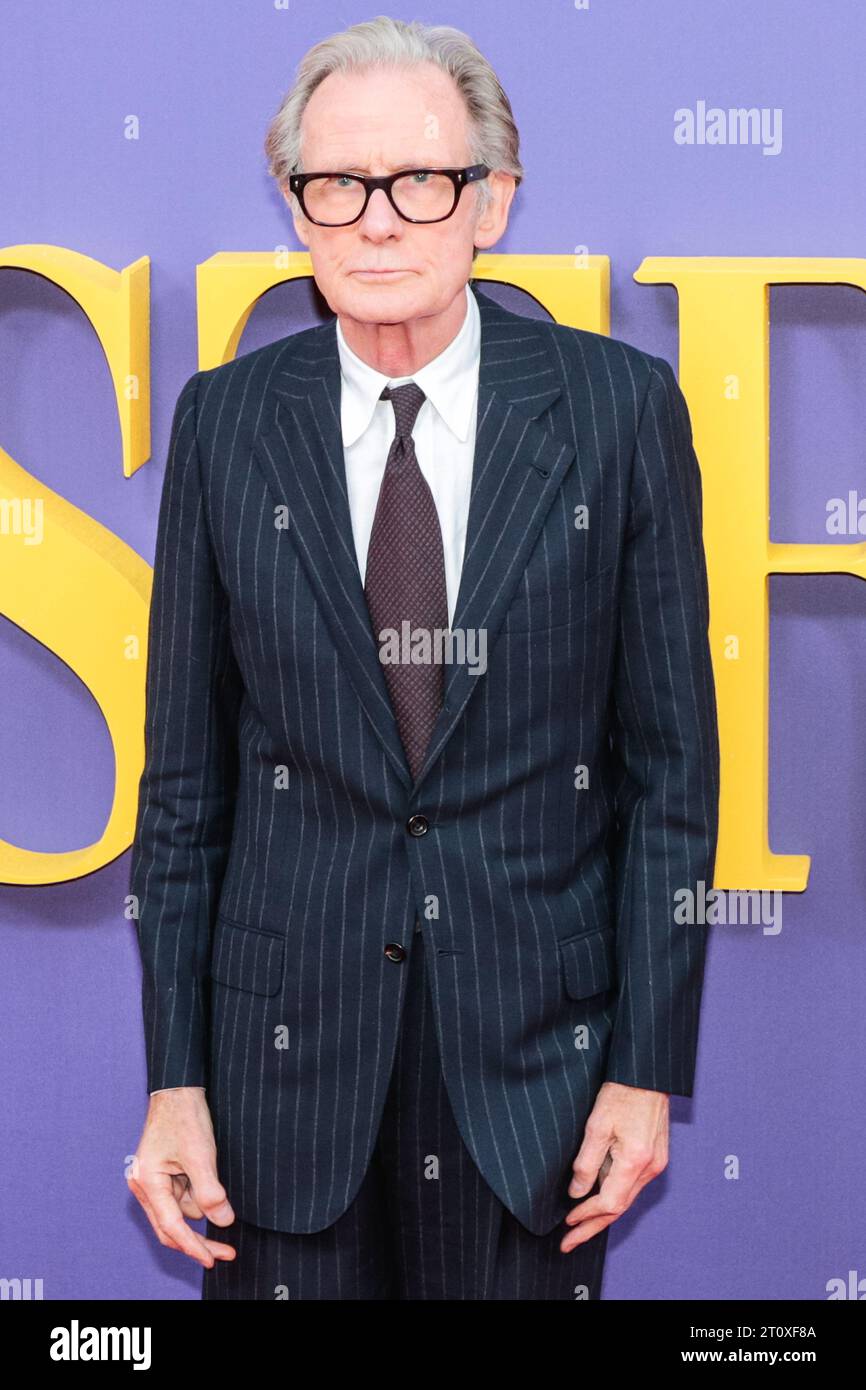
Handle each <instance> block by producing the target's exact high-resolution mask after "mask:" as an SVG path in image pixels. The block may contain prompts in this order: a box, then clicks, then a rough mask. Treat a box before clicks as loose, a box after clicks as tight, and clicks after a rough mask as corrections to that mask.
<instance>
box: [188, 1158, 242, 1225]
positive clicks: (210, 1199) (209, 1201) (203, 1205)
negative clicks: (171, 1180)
mask: <svg viewBox="0 0 866 1390" xmlns="http://www.w3.org/2000/svg"><path fill="white" fill-rule="evenodd" d="M187 1177H188V1178H189V1183H190V1194H191V1199H192V1200H193V1201H194V1202H195V1204H196V1206H197V1207H199V1209H200V1210H199V1214H200V1215H201V1216H204V1217H206V1218H207V1219H208V1221H212V1222H213V1224H214V1225H215V1226H231V1225H232V1223H233V1221H234V1220H235V1214H234V1210H233V1208H232V1204H231V1202H230V1201H229V1199H228V1195H227V1193H226V1190H225V1188H224V1187H223V1185H222V1183H221V1182H220V1180H219V1178H218V1177H217V1175H216V1170H215V1169H214V1168H213V1167H212V1165H211V1164H209V1163H199V1162H198V1161H194V1160H192V1159H190V1160H188V1165H187Z"/></svg>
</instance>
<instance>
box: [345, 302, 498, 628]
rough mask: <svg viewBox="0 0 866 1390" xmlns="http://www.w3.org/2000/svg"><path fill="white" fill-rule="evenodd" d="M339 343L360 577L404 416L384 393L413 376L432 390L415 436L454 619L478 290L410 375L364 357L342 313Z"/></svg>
mask: <svg viewBox="0 0 866 1390" xmlns="http://www.w3.org/2000/svg"><path fill="white" fill-rule="evenodd" d="M337 345H338V348H339V353H340V373H341V377H342V391H341V396H340V421H341V427H342V434H343V453H344V458H345V461H346V485H347V488H348V493H349V510H350V513H351V517H352V533H353V537H354V542H355V554H356V555H357V558H358V569H359V570H360V573H361V581H362V583H363V580H364V576H365V574H366V569H367V548H368V546H369V544H370V532H371V531H372V529H373V518H374V516H375V514H376V503H377V501H378V500H379V489H380V487H381V485H382V477H383V474H384V472H385V462H386V460H387V458H388V450H389V449H390V447H391V443H392V441H393V439H394V434H395V431H396V423H397V422H396V420H395V417H394V407H393V406H392V404H391V402H390V401H381V400H379V397H380V396H381V394H382V390H383V388H384V387H385V386H402V385H403V384H404V383H405V382H407V381H414V382H415V383H416V384H417V385H418V386H420V387H421V390H422V391H423V392H424V394H425V396H426V397H427V399H426V400H425V401H423V402H422V404H421V409H420V410H419V411H418V417H417V419H416V421H415V427H414V429H413V431H412V438H413V440H414V441H415V454H416V457H417V459H418V467H419V468H420V469H421V472H422V474H423V475H424V478H425V479H426V481H427V484H428V486H429V488H430V491H431V493H432V494H433V501H434V502H435V504H436V511H437V514H438V516H439V527H440V529H441V531H442V549H443V553H444V558H445V587H446V591H447V595H448V622H449V625H450V623H451V622H452V620H453V618H454V608H455V605H456V603H457V590H458V588H459V585H460V571H461V569H462V567H463V551H464V548H465V545H466V522H467V518H468V515H469V494H470V488H471V484H472V463H473V459H474V456H475V421H476V414H477V408H478V368H479V364H480V360H481V316H480V314H479V312H478V304H477V302H476V299H475V295H474V294H473V293H472V291H471V290H470V288H469V286H468V284H467V286H466V314H465V317H464V319H463V323H462V324H461V326H460V328H459V330H458V332H457V334H456V336H455V337H454V338H452V339H451V342H450V343H449V344H448V346H447V347H445V348H443V350H442V351H441V352H440V353H439V355H438V357H434V358H433V360H432V362H428V363H427V364H426V365H425V366H423V367H419V369H418V371H417V372H413V373H412V375H411V376H399V377H389V376H385V375H384V373H382V372H377V371H376V369H375V368H374V367H371V366H369V365H368V364H367V363H366V362H362V360H361V358H360V357H358V356H357V354H356V353H355V352H353V351H352V349H351V348H350V347H349V344H348V343H347V342H346V339H345V338H344V337H343V331H342V329H341V327H340V322H339V319H338V320H337Z"/></svg>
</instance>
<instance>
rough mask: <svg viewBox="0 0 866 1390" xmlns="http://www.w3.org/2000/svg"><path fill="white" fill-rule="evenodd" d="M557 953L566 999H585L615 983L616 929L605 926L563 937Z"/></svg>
mask: <svg viewBox="0 0 866 1390" xmlns="http://www.w3.org/2000/svg"><path fill="white" fill-rule="evenodd" d="M559 955H560V960H561V961H562V972H563V980H564V984H565V992H566V994H567V995H568V997H569V999H588V998H589V997H590V995H593V994H601V993H602V991H603V990H608V989H613V988H614V986H615V985H616V932H615V931H612V930H611V929H610V928H609V927H594V928H593V929H592V930H591V931H583V932H579V933H578V934H577V935H576V936H569V937H566V938H565V939H564V940H562V941H560V942H559Z"/></svg>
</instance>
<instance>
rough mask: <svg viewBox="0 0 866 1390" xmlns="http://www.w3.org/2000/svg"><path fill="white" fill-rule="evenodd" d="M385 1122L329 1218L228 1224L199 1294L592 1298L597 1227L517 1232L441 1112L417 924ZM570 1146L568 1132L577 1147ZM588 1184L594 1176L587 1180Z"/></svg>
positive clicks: (601, 1239) (598, 1268) (446, 1109)
mask: <svg viewBox="0 0 866 1390" xmlns="http://www.w3.org/2000/svg"><path fill="white" fill-rule="evenodd" d="M403 965H404V968H405V969H407V970H408V972H409V978H408V980H407V993H406V999H405V1001H404V1010H403V1015H402V1019H401V1026H400V1034H399V1037H398V1040H397V1049H396V1055H395V1060H394V1068H393V1071H392V1074H391V1079H390V1082H389V1087H388V1094H387V1097H386V1100H385V1108H384V1111H383V1116H382V1123H381V1126H380V1129H379V1134H378V1136H377V1139H376V1144H375V1146H374V1150H373V1154H372V1158H371V1161H370V1165H369V1167H368V1169H367V1173H366V1175H365V1177H364V1180H363V1182H362V1184H361V1186H360V1188H359V1190H358V1192H357V1194H356V1196H355V1198H354V1199H353V1201H352V1202H351V1203H350V1205H349V1207H348V1208H347V1210H346V1211H345V1212H344V1213H343V1215H342V1216H340V1217H339V1218H338V1219H337V1220H336V1221H335V1222H334V1223H333V1225H331V1226H328V1227H326V1228H325V1229H324V1230H322V1231H314V1232H312V1233H309V1234H303V1233H302V1234H295V1233H292V1232H286V1231H270V1230H265V1229H264V1228H262V1227H258V1226H251V1225H249V1224H248V1223H246V1222H243V1221H240V1220H238V1221H235V1222H234V1223H233V1225H231V1226H227V1227H217V1226H213V1225H212V1224H211V1223H210V1222H208V1223H207V1234H208V1236H209V1237H211V1238H212V1239H214V1240H224V1241H227V1242H228V1243H229V1244H230V1245H233V1246H235V1248H236V1250H237V1255H236V1257H235V1259H234V1260H232V1261H230V1262H226V1261H223V1260H218V1261H217V1262H216V1264H215V1265H214V1267H213V1269H206V1270H204V1273H203V1279H202V1298H204V1299H273V1300H281V1299H289V1300H293V1299H304V1300H307V1299H322V1300H343V1299H348V1300H359V1299H360V1300H374V1299H402V1300H427V1299H437V1300H443V1299H447V1300H463V1299H489V1300H503V1299H516V1300H524V1299H545V1300H553V1299H558V1300H564V1299H569V1300H583V1299H599V1298H600V1297H601V1283H602V1275H603V1269H604V1257H605V1251H606V1248H607V1237H608V1229H609V1228H606V1229H605V1230H603V1231H600V1232H599V1233H598V1235H596V1236H593V1238H592V1239H591V1240H589V1241H586V1242H585V1243H584V1244H582V1245H578V1246H577V1247H576V1249H574V1250H571V1251H569V1252H568V1253H567V1254H563V1253H562V1251H561V1250H560V1249H559V1242H560V1240H561V1239H562V1237H563V1235H564V1234H565V1232H566V1229H567V1228H566V1226H565V1225H564V1223H563V1224H560V1225H558V1226H556V1227H554V1229H553V1231H551V1232H550V1233H549V1234H548V1235H544V1236H537V1235H533V1234H532V1232H530V1231H528V1230H527V1229H526V1227H525V1226H523V1225H522V1224H521V1223H520V1222H519V1221H518V1220H517V1218H516V1217H515V1216H513V1215H512V1213H511V1212H510V1211H509V1210H508V1208H507V1207H506V1206H505V1205H504V1204H503V1203H502V1202H501V1201H500V1200H499V1198H498V1197H497V1196H496V1194H495V1193H494V1192H493V1191H492V1189H491V1188H490V1187H489V1186H488V1185H487V1183H486V1182H485V1181H484V1179H483V1177H482V1176H481V1173H480V1172H479V1170H478V1168H477V1167H476V1165H475V1162H474V1160H473V1159H472V1157H471V1155H470V1153H469V1150H468V1149H467V1148H466V1145H465V1144H464V1142H463V1139H462V1137H461V1135H460V1132H459V1129H458V1127H457V1123H456V1121H455V1119H454V1116H453V1112H452V1110H451V1106H450V1102H449V1100H448V1094H447V1091H446V1089H445V1083H444V1078H443V1076H442V1070H441V1065H440V1060H439V1049H438V1042H437V1038H436V1029H435V1021H434V1018H433V1003H432V999H431V997H430V993H429V981H428V979H427V971H426V967H425V960H424V939H423V936H422V935H421V933H420V931H418V930H417V928H416V931H415V933H414V934H413V936H412V945H411V948H410V949H409V955H408V958H407V960H406V961H405V962H404V963H403ZM579 1142H580V1136H577V1142H576V1145H575V1152H576V1151H577V1145H578V1144H579ZM593 1191H597V1185H596V1186H594V1187H593Z"/></svg>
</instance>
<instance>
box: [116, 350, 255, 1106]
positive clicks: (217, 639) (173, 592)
mask: <svg viewBox="0 0 866 1390" xmlns="http://www.w3.org/2000/svg"><path fill="white" fill-rule="evenodd" d="M202 375H203V374H202V373H201V372H197V373H195V374H194V375H193V376H192V377H190V379H189V381H188V382H187V383H186V385H185V386H184V388H183V390H182V391H181V393H180V397H179V399H178V401H177V405H176V407H175V412H174V419H173V423H172V428H171V440H170V444H169V451H168V461H167V464H166V470H165V477H164V480H163V487H162V496H161V501H160V509H159V520H158V525H157V536H156V554H155V558H154V570H153V591H152V595H151V605H150V617H149V625H148V648H147V676H146V713H145V756H144V770H143V772H142V775H141V780H140V783H139V794H138V814H137V821H136V829H135V838H134V842H133V848H132V858H131V868H130V893H131V894H132V895H133V902H134V904H135V907H136V909H137V914H138V916H137V932H138V941H139V948H140V951H141V959H142V971H143V974H142V1006H143V1014H144V1030H145V1045H146V1054H147V1089H148V1091H151V1092H152V1091H154V1090H157V1089H165V1088H168V1087H173V1086H206V1085H207V1079H208V1078H207V1042H208V1022H209V1019H208V1005H209V996H208V987H209V980H208V969H209V964H210V943H211V919H212V913H213V910H214V908H215V905H216V901H217V897H218V890H219V885H220V882H221V879H222V876H223V873H224V870H225V863H226V859H227V855H228V848H229V843H230V839H231V826H232V820H233V812H234V796H235V789H236V785H237V718H238V710H239V706H240V699H241V694H242V682H241V677H240V674H239V671H238V668H237V665H236V662H235V657H234V653H233V650H232V645H231V639H230V635H229V623H228V601H227V598H226V595H225V592H224V590H223V589H222V585H221V582H220V579H219V574H218V571H217V568H216V564H215V561H214V554H213V549H212V546H211V540H210V535H209V531H208V526H207V520H206V516H205V509H204V504H203V491H202V478H201V468H200V459H199V450H198V439H197V419H198V416H197V411H198V397H199V385H200V381H201V377H202Z"/></svg>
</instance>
